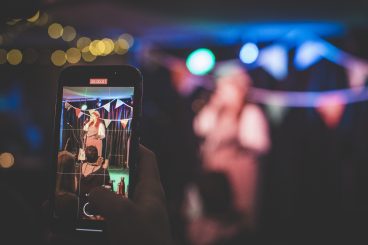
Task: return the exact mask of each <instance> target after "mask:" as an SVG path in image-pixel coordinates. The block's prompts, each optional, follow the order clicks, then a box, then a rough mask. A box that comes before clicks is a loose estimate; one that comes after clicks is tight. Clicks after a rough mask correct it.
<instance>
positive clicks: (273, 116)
mask: <svg viewBox="0 0 368 245" xmlns="http://www.w3.org/2000/svg"><path fill="white" fill-rule="evenodd" d="M287 111H288V108H287V107H285V106H280V105H273V104H267V105H266V114H267V115H268V117H269V118H270V121H271V122H272V123H273V124H274V125H276V126H278V125H280V124H281V123H282V121H283V119H284V117H285V115H286V113H287Z"/></svg>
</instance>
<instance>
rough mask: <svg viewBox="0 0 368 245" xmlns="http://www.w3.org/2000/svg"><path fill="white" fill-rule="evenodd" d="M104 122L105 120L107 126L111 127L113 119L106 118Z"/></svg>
mask: <svg viewBox="0 0 368 245" xmlns="http://www.w3.org/2000/svg"><path fill="white" fill-rule="evenodd" d="M104 122H105V127H106V128H107V127H109V125H110V123H111V120H110V119H104Z"/></svg>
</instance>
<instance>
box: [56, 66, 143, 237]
mask: <svg viewBox="0 0 368 245" xmlns="http://www.w3.org/2000/svg"><path fill="white" fill-rule="evenodd" d="M141 98H142V76H141V74H140V72H139V71H138V70H137V69H136V68H134V67H131V66H127V65H124V66H71V67H68V68H66V69H65V70H63V71H62V73H61V75H60V77H59V87H58V98H57V103H56V116H55V148H54V149H55V154H54V157H55V162H56V164H55V168H56V169H55V173H56V180H55V186H54V188H53V193H54V195H53V196H54V197H55V198H54V200H53V202H52V203H53V205H52V207H53V216H54V218H55V220H56V222H57V221H58V220H62V218H63V217H64V216H65V217H69V215H70V214H73V217H74V218H75V222H74V224H73V226H74V227H73V228H74V229H75V230H77V231H95V232H102V231H104V227H105V222H104V220H105V217H104V216H103V215H101V214H100V213H98V212H97V213H96V212H92V210H91V208H90V203H89V201H88V197H89V194H90V192H91V190H92V189H93V188H95V187H98V186H109V187H110V188H109V191H110V192H111V193H118V192H119V193H121V196H124V198H126V197H129V198H130V197H132V196H133V193H134V191H133V190H134V187H135V178H136V168H137V157H138V145H139V138H138V128H139V119H140V116H141ZM71 152H79V154H78V157H77V158H76V157H70V156H71V155H70V154H69V153H71ZM119 181H120V182H119ZM125 181H126V182H125ZM118 184H120V186H118ZM121 186H124V190H119V191H118V189H119V188H118V187H120V189H121ZM70 200H73V202H70Z"/></svg>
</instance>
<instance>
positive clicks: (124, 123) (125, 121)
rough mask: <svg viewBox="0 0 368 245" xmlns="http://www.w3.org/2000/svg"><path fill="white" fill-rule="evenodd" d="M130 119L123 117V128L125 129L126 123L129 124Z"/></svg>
mask: <svg viewBox="0 0 368 245" xmlns="http://www.w3.org/2000/svg"><path fill="white" fill-rule="evenodd" d="M128 121H129V119H122V120H120V122H121V125H123V128H124V129H125V127H126V125H127V124H128Z"/></svg>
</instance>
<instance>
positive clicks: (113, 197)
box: [88, 187, 134, 220]
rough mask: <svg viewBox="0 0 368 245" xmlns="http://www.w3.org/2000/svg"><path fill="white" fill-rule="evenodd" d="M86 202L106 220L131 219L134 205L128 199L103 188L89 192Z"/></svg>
mask: <svg viewBox="0 0 368 245" xmlns="http://www.w3.org/2000/svg"><path fill="white" fill-rule="evenodd" d="M88 200H89V202H90V204H91V208H92V209H93V210H94V211H96V213H98V214H101V215H102V216H103V217H105V218H106V219H107V220H114V219H116V218H117V217H131V216H132V215H133V213H134V205H133V203H132V202H131V201H130V200H129V199H127V198H123V197H121V196H119V195H117V194H115V193H113V192H112V191H110V190H107V189H105V188H103V187H97V188H94V189H93V190H92V191H91V192H90V194H89V196H88Z"/></svg>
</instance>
